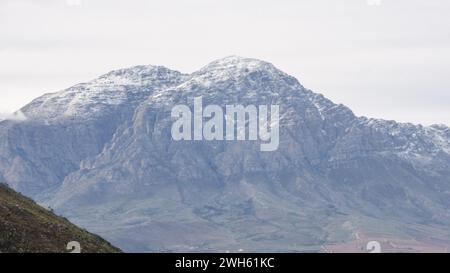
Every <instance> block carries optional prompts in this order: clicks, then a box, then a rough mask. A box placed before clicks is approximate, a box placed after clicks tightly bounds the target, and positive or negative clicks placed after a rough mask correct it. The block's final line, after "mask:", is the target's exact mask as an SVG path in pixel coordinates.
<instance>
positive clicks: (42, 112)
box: [0, 66, 185, 199]
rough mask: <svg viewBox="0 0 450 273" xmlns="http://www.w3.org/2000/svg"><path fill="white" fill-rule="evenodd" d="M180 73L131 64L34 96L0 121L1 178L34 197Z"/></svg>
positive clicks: (95, 150)
mask: <svg viewBox="0 0 450 273" xmlns="http://www.w3.org/2000/svg"><path fill="white" fill-rule="evenodd" d="M184 77H185V75H182V74H181V73H179V72H176V71H172V70H169V69H167V68H164V67H160V66H136V67H132V68H129V69H121V70H116V71H112V72H110V73H108V74H106V75H103V76H101V77H100V78H98V79H95V80H93V81H90V82H87V83H82V84H78V85H75V86H73V87H70V88H68V89H66V90H62V91H60V92H57V93H51V94H46V95H44V96H42V97H39V98H37V99H35V100H34V101H32V102H31V103H30V104H28V105H26V106H25V107H23V108H22V109H21V110H19V111H17V112H16V113H15V114H14V115H13V116H12V118H8V119H7V120H5V121H3V122H1V123H0V179H1V180H2V181H5V182H8V183H9V184H10V185H11V186H12V187H14V188H15V189H17V190H19V191H21V192H23V193H25V194H28V195H30V196H33V197H35V198H36V197H38V199H39V196H40V195H41V194H46V193H48V192H49V191H50V190H53V189H55V188H57V187H58V186H59V185H60V183H61V182H62V181H63V180H64V177H65V176H66V175H68V174H69V173H71V172H73V171H76V170H78V169H79V164H80V162H81V161H82V160H83V159H86V158H89V157H92V156H95V155H97V154H98V153H99V152H100V151H101V150H102V149H103V146H104V145H105V143H107V142H108V141H109V140H110V139H111V138H112V136H113V134H114V132H115V131H116V129H117V127H118V126H119V125H120V124H122V123H123V122H125V121H127V120H129V119H130V118H131V117H132V115H133V113H134V109H135V108H136V107H137V105H139V104H140V103H141V102H143V101H144V100H145V99H147V98H148V96H149V95H150V94H151V93H152V92H153V91H154V90H158V89H160V88H166V87H167V86H170V85H171V84H173V85H176V84H178V83H180V82H181V81H182V80H183V79H184Z"/></svg>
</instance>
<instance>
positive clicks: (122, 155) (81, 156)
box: [0, 56, 450, 251]
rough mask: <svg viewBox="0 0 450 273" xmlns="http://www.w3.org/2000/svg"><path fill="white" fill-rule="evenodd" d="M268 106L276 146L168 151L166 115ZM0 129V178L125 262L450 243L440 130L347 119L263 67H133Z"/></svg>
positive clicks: (242, 62) (235, 62)
mask: <svg viewBox="0 0 450 273" xmlns="http://www.w3.org/2000/svg"><path fill="white" fill-rule="evenodd" d="M198 96H202V97H203V104H204V105H208V104H216V105H221V106H223V107H224V106H225V105H227V104H243V105H249V104H253V105H274V104H275V105H279V107H280V117H281V120H280V145H279V149H278V150H277V151H274V152H261V151H260V143H259V142H258V141H173V140H172V137H171V134H170V133H171V125H172V122H173V120H172V118H171V115H170V112H171V109H172V107H173V106H175V105H178V104H186V105H189V106H191V107H192V101H193V98H194V97H198ZM16 116H17V117H19V118H17V119H9V120H6V121H3V122H1V123H0V179H3V180H4V181H6V182H8V183H9V184H10V185H11V186H12V187H14V188H15V189H17V190H19V191H21V192H23V193H25V194H27V195H30V196H32V197H33V198H35V199H37V200H39V201H41V202H44V203H45V204H48V205H51V206H52V207H54V208H55V209H56V210H57V211H58V212H61V213H63V214H64V215H65V216H67V217H69V218H70V219H71V220H73V221H75V222H76V223H77V224H79V225H81V226H83V227H86V228H88V229H89V230H90V231H93V232H96V233H98V234H100V235H102V236H104V237H105V238H107V239H108V240H110V241H111V242H112V243H114V244H115V245H117V246H119V247H121V248H122V249H124V250H127V251H226V250H230V251H237V250H238V249H243V250H245V251H320V250H321V247H322V246H323V245H330V244H339V243H342V242H348V241H351V240H353V238H354V236H355V234H376V235H377V236H381V237H383V238H384V237H388V238H400V239H404V240H409V241H411V240H414V241H417V242H419V243H423V244H431V245H433V244H438V245H444V246H450V242H449V240H448V239H447V238H449V237H448V236H449V235H450V234H449V233H450V231H449V230H448V226H449V224H450V213H449V212H450V211H449V208H450V198H449V197H450V129H449V128H448V127H447V126H445V125H433V126H429V127H425V126H421V125H413V124H404V123H397V122H395V121H386V120H376V119H369V118H366V117H357V116H355V115H354V114H353V112H352V111H351V110H350V109H348V108H347V107H345V106H344V105H338V104H334V103H333V102H331V101H330V100H328V99H326V98H325V97H324V96H322V95H320V94H316V93H314V92H312V91H310V90H308V89H306V88H305V87H303V86H302V85H301V84H300V83H299V82H298V81H297V79H295V78H293V77H291V76H289V75H287V74H285V73H284V72H282V71H280V70H278V69H277V68H276V67H274V66H273V65H272V64H270V63H267V62H264V61H260V60H255V59H248V58H241V57H235V56H232V57H227V58H224V59H221V60H217V61H214V62H212V63H210V64H209V65H207V66H205V67H204V68H202V69H200V70H199V71H197V72H194V73H192V74H189V75H187V74H182V73H180V72H176V71H172V70H170V69H167V68H164V67H155V66H137V67H132V68H129V69H122V70H117V71H113V72H110V73H108V74H106V75H104V76H101V77H100V78H98V79H95V80H93V81H91V82H88V83H83V84H78V85H76V86H73V87H71V88H68V89H66V90H63V91H61V92H58V93H55V94H47V95H44V96H42V97H40V98H37V99H36V100H34V101H33V102H32V103H30V104H29V105H27V106H25V107H24V108H22V109H21V110H20V112H18V114H17V115H16Z"/></svg>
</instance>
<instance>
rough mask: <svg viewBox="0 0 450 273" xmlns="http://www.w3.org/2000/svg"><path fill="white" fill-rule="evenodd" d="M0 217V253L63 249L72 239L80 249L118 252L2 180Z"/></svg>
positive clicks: (58, 250) (62, 250)
mask: <svg viewBox="0 0 450 273" xmlns="http://www.w3.org/2000/svg"><path fill="white" fill-rule="evenodd" d="M0 219H1V220H0V253H2V252H3V253H15V252H20V253H24V252H25V253H26V252H30V253H45V252H51V253H56V252H61V253H65V252H68V250H66V246H67V244H68V243H69V242H72V241H77V242H79V243H80V245H81V248H82V249H81V251H82V252H88V253H89V252H90V253H101V252H104V253H111V252H113V253H114V252H120V250H119V249H117V248H115V247H113V246H112V245H111V244H109V243H108V242H106V241H105V240H103V239H102V238H100V237H98V236H96V235H93V234H90V233H88V232H87V231H85V230H82V229H80V228H78V227H76V226H75V225H73V224H71V223H70V222H69V221H67V220H66V219H63V218H61V217H58V216H56V215H55V214H53V213H52V212H50V211H48V210H46V209H44V208H42V207H40V206H38V205H37V204H36V203H34V202H33V201H32V200H30V199H28V198H26V197H24V196H22V195H20V194H18V193H16V192H14V191H13V190H11V189H10V188H8V187H7V186H5V185H4V184H0Z"/></svg>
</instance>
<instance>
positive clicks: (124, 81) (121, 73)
mask: <svg viewBox="0 0 450 273" xmlns="http://www.w3.org/2000/svg"><path fill="white" fill-rule="evenodd" d="M181 76H183V74H182V73H180V72H178V71H175V70H171V69H169V68H167V67H164V66H158V65H137V66H132V67H129V68H122V69H117V70H112V71H110V72H108V73H106V74H104V75H102V76H100V77H99V78H98V79H95V80H94V81H93V83H95V84H106V85H147V84H150V83H152V82H154V81H155V80H156V81H161V80H162V81H170V80H171V79H173V78H178V77H181Z"/></svg>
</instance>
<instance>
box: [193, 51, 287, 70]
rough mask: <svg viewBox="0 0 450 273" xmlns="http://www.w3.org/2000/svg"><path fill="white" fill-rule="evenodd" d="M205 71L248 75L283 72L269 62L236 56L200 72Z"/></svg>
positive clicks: (220, 60) (212, 63)
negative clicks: (249, 73)
mask: <svg viewBox="0 0 450 273" xmlns="http://www.w3.org/2000/svg"><path fill="white" fill-rule="evenodd" d="M205 70H227V71H235V72H241V73H248V72H252V71H257V70H272V71H275V70H277V71H279V72H281V71H280V70H278V69H277V68H275V66H274V65H273V64H271V63H269V62H265V61H262V60H259V59H253V58H246V57H240V56H235V55H233V56H228V57H225V58H222V59H218V60H215V61H213V62H211V63H209V64H208V65H206V66H205V67H203V68H202V69H201V70H200V72H202V71H205Z"/></svg>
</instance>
